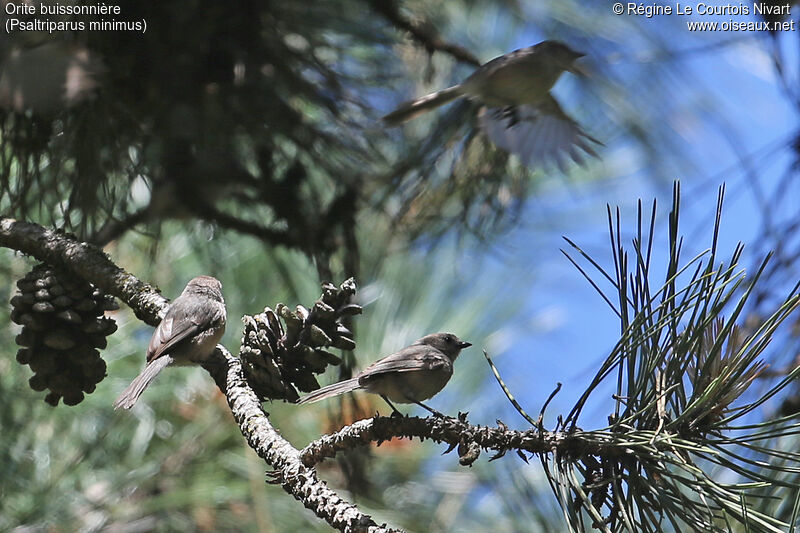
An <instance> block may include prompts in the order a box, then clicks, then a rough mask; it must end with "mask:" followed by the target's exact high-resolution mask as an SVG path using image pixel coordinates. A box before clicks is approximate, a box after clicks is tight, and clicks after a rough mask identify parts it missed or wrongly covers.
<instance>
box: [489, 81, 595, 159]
mask: <svg viewBox="0 0 800 533" xmlns="http://www.w3.org/2000/svg"><path fill="white" fill-rule="evenodd" d="M479 123H480V127H481V129H482V130H483V131H484V132H485V133H486V135H487V136H488V137H489V139H490V140H491V141H492V142H493V143H494V144H496V145H497V146H499V147H500V148H502V149H503V150H506V151H507V152H510V153H512V154H516V155H517V156H519V158H520V159H521V160H522V162H523V163H524V164H525V165H526V166H528V167H534V166H544V165H549V164H551V163H555V164H556V165H557V166H558V167H559V169H561V170H562V171H565V170H566V163H567V158H569V159H572V160H573V161H575V162H576V163H578V164H582V163H583V161H584V158H585V154H588V155H591V156H594V157H598V155H597V153H596V152H595V151H594V148H593V147H592V144H591V143H597V144H599V145H602V143H601V142H600V141H598V140H597V139H595V138H594V137H592V136H590V135H589V134H587V133H586V132H584V131H583V129H582V128H581V127H580V125H578V123H577V122H575V121H574V120H572V119H571V118H570V117H569V116H568V115H567V114H566V113H564V111H563V110H562V109H561V106H560V105H559V104H558V102H557V101H556V100H555V98H553V97H552V96H548V97H547V98H546V99H545V100H544V101H543V102H542V103H541V104H539V105H537V106H532V105H524V106H517V107H513V108H496V107H494V108H483V109H482V110H481V112H480V115H479Z"/></svg>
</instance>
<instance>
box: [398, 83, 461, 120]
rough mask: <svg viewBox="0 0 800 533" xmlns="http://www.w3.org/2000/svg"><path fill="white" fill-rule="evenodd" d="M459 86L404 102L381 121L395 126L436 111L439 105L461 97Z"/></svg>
mask: <svg viewBox="0 0 800 533" xmlns="http://www.w3.org/2000/svg"><path fill="white" fill-rule="evenodd" d="M462 94H463V93H462V91H461V86H460V85H454V86H453V87H449V88H447V89H442V90H441V91H437V92H435V93H431V94H428V95H426V96H423V97H421V98H417V99H416V100H412V101H411V102H406V103H405V104H403V105H401V106H400V107H398V108H397V109H395V110H394V111H392V112H391V113H389V114H388V115H386V116H384V117H383V121H384V122H385V123H386V125H388V126H396V125H398V124H401V123H403V122H405V121H407V120H411V119H412V118H416V117H418V116H419V115H422V114H423V113H427V112H428V111H431V110H433V109H436V108H437V107H439V106H440V105H444V104H446V103H447V102H450V101H452V100H455V99H456V98H458V97H459V96H462Z"/></svg>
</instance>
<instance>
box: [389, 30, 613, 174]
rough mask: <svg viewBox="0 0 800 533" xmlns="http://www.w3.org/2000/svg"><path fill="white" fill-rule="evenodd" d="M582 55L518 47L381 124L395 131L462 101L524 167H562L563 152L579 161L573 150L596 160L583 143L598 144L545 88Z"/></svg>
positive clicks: (554, 47) (562, 48) (546, 44)
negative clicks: (474, 105)
mask: <svg viewBox="0 0 800 533" xmlns="http://www.w3.org/2000/svg"><path fill="white" fill-rule="evenodd" d="M583 55H584V54H582V53H580V52H575V51H574V50H572V49H570V48H569V47H568V46H567V45H565V44H563V43H560V42H558V41H543V42H541V43H539V44H537V45H534V46H529V47H527V48H520V49H519V50H515V51H513V52H511V53H508V54H506V55H504V56H500V57H496V58H495V59H492V60H491V61H489V62H488V63H485V64H484V65H482V66H481V67H479V68H478V69H477V70H476V71H475V72H473V73H472V75H470V76H469V77H468V78H467V79H465V80H464V81H463V82H461V83H459V84H458V85H454V86H452V87H449V88H447V89H443V90H441V91H437V92H435V93H431V94H429V95H427V96H423V97H421V98H417V99H416V100H413V101H411V102H407V103H405V104H403V105H401V106H400V107H399V108H397V109H396V110H395V111H392V112H391V113H389V114H388V115H386V116H384V117H383V120H384V122H385V123H386V124H387V125H390V126H394V125H397V124H400V123H402V122H405V121H407V120H411V119H412V118H415V117H417V116H419V115H421V114H423V113H427V112H428V111H432V110H433V109H435V108H437V107H439V106H441V105H444V104H446V103H448V102H450V101H452V100H455V99H456V98H460V97H466V98H469V99H471V100H475V101H478V102H480V103H481V104H483V106H485V107H484V108H482V109H481V111H480V112H479V122H480V126H481V128H482V129H483V130H484V131H485V132H486V134H487V136H488V137H489V138H490V139H491V140H492V142H494V143H495V144H496V145H498V146H499V147H500V148H503V149H504V150H506V151H508V152H511V153H514V154H517V155H518V156H520V158H521V159H522V161H523V163H525V164H526V165H531V164H532V163H535V162H545V161H547V160H549V159H554V160H556V162H558V163H559V166H562V163H563V161H562V159H563V157H562V154H561V153H562V152H566V153H567V154H568V155H569V156H570V157H572V158H573V159H574V160H576V161H579V162H580V154H579V153H578V151H577V148H581V149H582V150H584V151H586V152H587V153H589V154H591V155H595V153H594V151H593V150H592V148H591V146H589V145H588V144H587V142H586V141H587V140H590V141H592V142H596V143H598V144H600V142H599V141H597V140H595V139H593V138H592V137H590V136H589V135H587V134H586V133H585V132H584V131H583V130H582V129H581V128H580V126H579V125H578V124H577V123H576V122H575V121H573V120H572V119H571V118H570V117H569V116H567V115H566V113H564V111H563V110H562V109H561V107H560V106H559V105H558V102H557V101H556V100H555V99H554V98H553V97H552V95H551V94H550V89H552V88H553V86H554V85H555V83H556V81H558V78H559V77H560V76H561V74H562V73H563V72H564V71H566V70H569V71H573V72H574V71H575V70H574V65H573V63H574V62H575V60H576V59H578V58H580V57H583Z"/></svg>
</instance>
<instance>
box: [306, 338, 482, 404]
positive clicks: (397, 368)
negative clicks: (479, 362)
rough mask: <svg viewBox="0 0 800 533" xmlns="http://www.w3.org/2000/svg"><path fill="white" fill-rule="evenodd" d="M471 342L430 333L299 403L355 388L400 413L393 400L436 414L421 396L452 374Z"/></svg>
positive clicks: (428, 395) (428, 394)
mask: <svg viewBox="0 0 800 533" xmlns="http://www.w3.org/2000/svg"><path fill="white" fill-rule="evenodd" d="M469 346H472V344H470V343H468V342H464V341H462V340H460V339H459V338H458V337H456V336H455V335H453V334H452V333H433V334H431V335H426V336H424V337H422V338H421V339H419V340H417V341H415V342H414V343H413V344H411V345H410V346H407V347H405V348H403V349H402V350H400V351H398V352H395V353H393V354H391V355H387V356H386V357H384V358H383V359H379V360H377V361H375V362H374V363H372V364H371V365H369V366H368V367H367V368H365V369H364V370H362V371H361V372H359V374H358V375H357V376H356V377H354V378H352V379H348V380H345V381H340V382H339V383H334V384H333V385H328V386H327V387H322V388H321V389H319V390H317V391H314V392H312V393H311V394H309V395H307V396H305V397H303V398H302V399H301V400H300V402H299V403H312V402H317V401H319V400H324V399H325V398H331V397H333V396H338V395H339V394H344V393H345V392H351V391H354V390H365V391H367V392H371V393H372V394H378V395H379V396H380V397H381V398H383V399H384V400H385V401H386V403H388V404H389V406H390V407H391V408H392V411H394V412H395V413H399V412H398V411H397V409H396V408H395V406H394V405H393V404H392V402H397V403H415V404H417V405H420V406H422V407H424V408H425V409H427V410H428V411H431V412H432V413H435V414H439V413H437V412H436V411H434V410H433V409H431V408H430V407H428V406H427V405H425V404H423V403H422V400H427V399H428V398H431V397H433V396H434V395H435V394H437V393H438V392H439V391H440V390H442V389H443V388H444V386H445V385H446V384H447V382H448V381H450V377H451V376H452V375H453V362H454V361H455V360H456V357H458V354H459V353H461V350H463V349H464V348H467V347H469Z"/></svg>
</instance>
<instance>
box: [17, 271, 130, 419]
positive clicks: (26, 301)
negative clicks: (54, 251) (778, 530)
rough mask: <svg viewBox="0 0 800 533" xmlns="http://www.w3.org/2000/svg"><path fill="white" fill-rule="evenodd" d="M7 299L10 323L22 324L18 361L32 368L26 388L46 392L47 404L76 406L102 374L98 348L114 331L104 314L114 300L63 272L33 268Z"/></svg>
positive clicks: (115, 305)
mask: <svg viewBox="0 0 800 533" xmlns="http://www.w3.org/2000/svg"><path fill="white" fill-rule="evenodd" d="M17 288H18V289H19V292H18V293H17V294H16V295H15V296H14V297H13V298H11V306H12V310H11V320H12V321H14V322H16V323H17V324H20V325H22V332H21V333H20V334H19V335H18V336H17V338H16V342H17V344H18V345H19V346H21V348H20V350H19V351H18V352H17V361H18V362H19V363H21V364H25V365H29V366H30V367H31V370H33V373H34V375H33V377H31V379H30V381H29V384H30V386H31V388H32V389H33V390H35V391H43V390H44V389H50V392H49V393H48V394H47V396H45V399H44V400H45V401H46V402H47V403H49V404H50V405H53V406H55V405H58V400H59V399H62V398H63V400H64V403H65V404H66V405H77V404H79V403H80V402H81V401H83V395H84V393H87V394H90V393H91V392H93V391H94V389H95V386H96V385H97V384H98V383H99V382H100V381H102V379H103V378H104V377H105V375H106V363H105V361H103V360H102V359H101V358H100V352H99V351H98V349H103V348H105V346H106V337H107V336H108V335H111V334H112V333H114V332H115V331H116V330H117V324H116V322H114V320H113V319H112V318H107V317H104V316H103V314H104V312H105V311H106V310H112V309H118V308H119V307H118V306H117V303H116V301H115V300H114V298H113V297H111V296H106V295H105V294H103V292H102V291H100V289H97V288H95V287H93V286H92V285H91V284H89V283H87V282H86V281H84V280H82V279H80V278H76V277H75V276H72V275H71V274H68V273H67V272H65V271H63V270H58V269H55V268H52V267H50V266H48V265H46V264H44V263H42V264H39V265H36V266H35V267H33V269H32V270H31V271H30V272H29V273H28V274H27V275H26V276H25V277H24V278H22V279H21V280H19V281H18V282H17Z"/></svg>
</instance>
